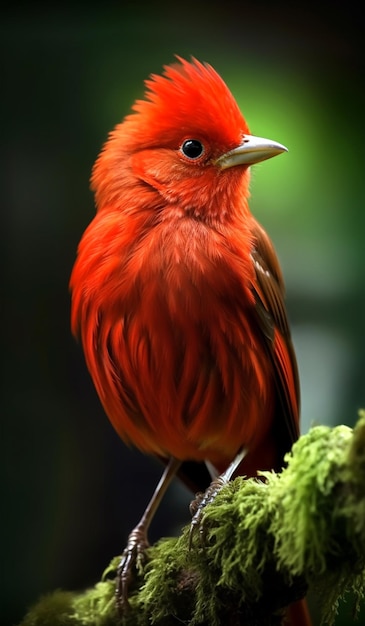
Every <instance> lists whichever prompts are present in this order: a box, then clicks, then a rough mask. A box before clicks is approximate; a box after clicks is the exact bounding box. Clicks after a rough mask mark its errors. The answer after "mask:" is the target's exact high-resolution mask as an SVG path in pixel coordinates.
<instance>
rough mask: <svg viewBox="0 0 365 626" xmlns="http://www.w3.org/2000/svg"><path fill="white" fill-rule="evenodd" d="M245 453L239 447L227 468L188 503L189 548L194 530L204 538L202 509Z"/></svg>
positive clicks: (226, 479) (225, 481) (229, 475)
mask: <svg viewBox="0 0 365 626" xmlns="http://www.w3.org/2000/svg"><path fill="white" fill-rule="evenodd" d="M246 454H247V449H246V448H241V449H240V450H239V452H238V453H237V454H236V456H235V458H234V459H233V461H232V462H231V463H230V464H229V465H228V467H227V469H226V470H225V471H224V472H223V473H222V474H220V475H219V476H216V477H215V478H214V479H213V480H212V482H211V483H210V485H209V487H208V489H207V490H206V491H205V493H203V494H197V497H196V498H195V500H193V502H192V503H191V504H190V513H191V515H192V516H193V519H192V520H191V524H190V533H189V550H190V548H191V544H192V540H193V535H194V533H195V531H196V530H197V529H198V528H199V532H200V537H201V540H202V541H203V540H204V534H205V533H204V524H203V521H202V518H203V510H204V508H205V507H206V506H207V504H210V503H211V502H213V500H214V498H215V497H216V495H217V493H218V492H219V491H220V490H221V489H222V487H224V485H226V484H227V483H228V482H229V481H230V480H231V478H232V476H233V474H234V472H235V471H236V469H237V468H238V466H239V465H240V463H241V461H243V459H244V458H245V456H246Z"/></svg>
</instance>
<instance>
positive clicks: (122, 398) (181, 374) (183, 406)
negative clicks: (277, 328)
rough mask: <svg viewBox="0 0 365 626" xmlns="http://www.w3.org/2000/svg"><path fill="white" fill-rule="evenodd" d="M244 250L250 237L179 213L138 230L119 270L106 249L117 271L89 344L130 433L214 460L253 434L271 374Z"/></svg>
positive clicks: (150, 446) (108, 396) (98, 374)
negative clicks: (140, 234) (236, 236)
mask: <svg viewBox="0 0 365 626" xmlns="http://www.w3.org/2000/svg"><path fill="white" fill-rule="evenodd" d="M245 250H246V251H247V252H248V250H249V242H247V241H243V242H242V245H241V248H239V247H238V246H237V245H236V242H234V241H230V240H229V239H228V238H227V235H226V234H224V235H222V233H220V232H219V231H217V230H213V229H211V228H209V227H208V226H206V225H204V224H201V223H197V222H196V221H195V220H194V221H193V220H183V221H181V222H180V223H179V224H178V225H176V224H162V225H161V227H160V229H157V230H156V231H155V232H152V233H150V234H149V235H148V236H147V235H146V236H145V237H144V239H143V242H142V241H136V243H135V246H134V247H132V248H130V249H129V250H128V255H126V256H124V258H123V255H122V259H121V261H120V265H119V270H118V272H117V271H116V265H115V263H111V262H110V260H109V263H110V268H112V274H113V277H112V276H109V277H108V279H107V278H106V279H105V281H104V282H103V285H102V289H103V290H104V292H105V295H104V298H103V297H101V296H100V293H99V297H98V302H99V307H98V311H97V312H95V311H94V312H91V311H89V312H88V320H87V323H86V324H84V325H83V327H84V329H86V327H87V328H88V330H84V349H85V353H86V358H87V361H88V366H89V369H90V372H91V374H92V376H93V379H94V383H95V385H96V388H97V390H98V392H99V395H100V398H101V400H102V403H103V405H104V407H105V410H106V413H107V414H108V416H109V418H110V420H111V421H112V423H113V425H114V427H115V428H116V430H117V432H118V433H119V434H120V436H121V437H122V438H123V439H124V440H126V441H129V442H131V443H133V444H134V445H136V446H138V447H139V448H140V449H142V450H144V451H147V452H152V453H156V454H162V455H169V456H175V457H177V458H181V459H188V458H191V459H195V460H200V459H206V458H208V459H210V460H211V461H213V462H215V461H217V460H220V459H222V458H228V459H229V458H231V457H232V456H233V455H234V454H235V452H236V451H237V449H238V447H240V445H242V444H250V443H251V442H252V441H253V440H254V439H255V437H256V436H257V433H258V425H259V426H260V424H261V426H260V428H266V426H265V424H266V422H265V420H264V419H263V414H264V413H265V412H266V415H267V416H268V415H270V414H271V413H272V398H273V391H272V384H273V383H272V373H271V370H270V367H271V366H270V364H269V361H268V358H267V356H266V353H265V351H263V350H262V349H261V348H262V346H261V338H260V333H259V329H258V328H256V326H255V323H254V317H253V315H252V312H253V306H254V302H253V296H252V291H251V286H252V281H253V268H252V266H251V262H250V260H249V259H250V257H249V254H246V256H245V254H244V252H245ZM104 258H105V251H104ZM89 280H90V281H92V277H91V276H89ZM85 339H86V340H85ZM266 421H267V420H266Z"/></svg>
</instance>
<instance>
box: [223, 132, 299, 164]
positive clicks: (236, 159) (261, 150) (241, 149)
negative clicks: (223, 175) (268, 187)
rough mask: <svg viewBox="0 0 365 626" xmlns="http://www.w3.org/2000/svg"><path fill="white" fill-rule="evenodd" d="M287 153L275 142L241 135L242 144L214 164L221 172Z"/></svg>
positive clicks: (283, 147) (285, 149)
mask: <svg viewBox="0 0 365 626" xmlns="http://www.w3.org/2000/svg"><path fill="white" fill-rule="evenodd" d="M287 151H288V149H287V148H285V146H283V145H282V144H281V143H277V142H276V141H271V139H264V138H263V137H255V136H254V135H243V139H242V143H241V144H240V145H239V146H237V148H233V150H230V151H229V152H226V153H225V154H222V156H220V157H218V159H217V160H216V162H215V164H216V165H218V166H219V167H221V168H222V169H223V170H224V169H227V168H229V167H234V166H235V165H247V166H249V165H253V164H254V163H259V162H260V161H265V159H271V157H273V156H276V155H277V154H280V153H281V152H287Z"/></svg>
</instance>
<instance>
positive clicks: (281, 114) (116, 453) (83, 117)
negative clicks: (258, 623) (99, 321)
mask: <svg viewBox="0 0 365 626" xmlns="http://www.w3.org/2000/svg"><path fill="white" fill-rule="evenodd" d="M354 6H355V3H353V2H346V3H344V4H343V5H342V6H341V9H337V8H335V5H334V4H333V5H332V4H331V3H328V5H327V6H326V4H323V3H321V4H320V8H312V7H311V5H309V4H308V3H306V4H305V5H304V4H303V5H301V4H300V3H299V4H298V3H293V8H291V9H288V7H287V6H286V4H283V5H282V4H280V3H264V2H255V3H245V2H241V3H233V2H230V1H225V2H221V3H219V4H214V3H210V4H209V5H207V4H205V3H201V4H197V3H190V2H181V3H176V2H171V3H169V4H167V3H151V4H149V5H147V3H144V4H143V3H142V4H141V3H135V4H130V5H129V4H128V3H120V6H119V8H118V5H117V4H115V5H112V6H110V7H109V5H108V4H105V3H100V5H95V4H94V5H91V6H90V5H88V4H87V3H85V6H83V5H81V6H78V5H77V4H74V5H73V6H72V8H71V7H67V5H63V6H62V8H61V7H59V8H57V6H56V5H55V6H53V8H45V7H43V6H42V5H37V4H34V3H29V4H24V5H18V4H14V3H13V4H12V5H11V7H10V8H4V9H2V18H1V25H0V36H1V37H0V39H1V61H2V77H1V93H2V96H1V105H2V111H1V113H2V115H1V122H2V150H1V152H2V154H1V157H2V168H1V174H2V177H3V181H2V185H1V189H2V206H1V219H2V227H1V237H2V240H1V253H2V270H3V280H2V293H1V314H2V323H1V328H2V331H3V338H2V356H3V364H2V375H1V382H2V386H3V392H2V411H1V413H2V416H1V448H2V449H1V459H2V462H3V463H2V465H3V469H2V479H3V480H2V495H1V504H2V515H1V521H2V532H1V537H2V544H3V545H2V557H1V565H2V572H3V578H4V580H3V581H2V584H1V590H2V594H3V598H2V599H1V615H2V619H1V623H2V624H5V625H9V626H10V625H11V624H14V623H16V622H18V621H19V620H20V619H21V617H22V616H23V615H24V612H25V610H26V607H27V606H28V605H29V604H30V603H32V602H34V601H35V600H36V599H37V598H38V597H39V595H40V594H42V593H44V592H47V591H49V590H53V589H55V588H58V587H62V588H67V589H79V588H80V589H81V588H83V587H85V586H86V585H91V584H93V583H94V582H95V581H96V580H98V579H99V578H100V575H101V573H102V571H103V569H104V568H105V566H106V565H107V564H108V562H109V560H110V559H111V557H112V556H114V555H115V554H118V553H120V552H121V550H122V548H123V546H124V543H125V540H126V537H127V534H128V532H129V530H130V529H131V527H132V526H133V525H134V524H135V523H136V521H137V519H138V517H139V516H140V514H141V513H142V510H143V508H144V506H145V504H146V502H147V499H148V498H149V496H150V495H151V493H152V490H153V488H154V485H155V483H156V481H157V479H158V477H159V474H160V469H161V468H160V467H159V465H158V463H157V462H155V461H153V460H151V459H149V458H146V457H144V456H143V455H141V454H140V453H138V452H136V451H132V450H129V449H127V448H126V447H125V446H124V444H122V443H121V442H120V441H119V439H118V438H117V436H116V435H115V433H114V431H113V430H112V428H111V426H110V425H109V422H108V420H107V418H106V417H105V415H104V413H103V410H102V408H101V407H100V404H99V401H98V399H97V397H96V394H95V391H94V389H93V386H92V384H91V381H90V379H89V376H88V373H87V371H86V367H85V365H84V361H83V356H82V353H81V349H80V346H79V345H77V343H76V342H75V341H74V340H73V338H72V337H71V334H70V329H69V294H68V280H69V275H70V271H71V267H72V264H73V261H74V258H75V250H76V247H77V244H78V241H79V239H80V237H81V234H82V232H83V230H84V228H85V227H86V225H87V224H88V222H89V221H90V220H91V219H92V217H93V214H94V206H93V198H92V195H91V193H90V192H89V189H88V179H89V173H90V169H91V167H92V164H93V161H94V160H95V158H96V156H97V154H98V151H99V149H100V147H101V144H102V142H103V141H104V140H105V138H106V136H107V133H108V132H109V130H111V128H112V127H113V126H114V124H115V123H117V122H118V121H120V120H121V119H122V118H123V116H124V115H125V114H126V113H127V112H128V110H129V108H130V106H131V104H132V103H133V101H134V99H135V98H136V97H140V96H141V95H142V93H143V80H144V79H145V78H147V77H148V75H149V73H150V72H160V71H161V67H162V65H163V64H165V63H170V62H171V61H173V55H174V54H175V53H177V54H179V55H182V56H186V57H189V56H190V55H191V54H193V55H194V56H196V57H197V58H199V59H200V60H202V61H207V62H210V63H211V64H212V65H213V66H214V67H215V68H216V69H217V70H218V71H219V72H220V73H221V74H222V75H223V77H224V79H225V80H226V82H227V83H228V84H229V86H230V87H231V89H232V91H233V93H234V94H235V96H236V97H237V100H238V102H239V104H240V106H241V107H242V110H243V112H244V114H245V116H246V118H247V120H248V122H249V125H250V128H251V131H252V132H253V133H254V134H257V135H262V136H267V137H271V138H273V139H276V140H278V141H280V142H282V143H284V144H285V145H287V146H288V148H289V153H288V154H286V155H283V156H281V157H280V158H279V159H273V160H272V161H268V162H267V163H265V164H262V165H259V166H257V167H256V168H255V169H254V172H253V182H252V196H253V197H252V202H251V207H252V209H253V212H254V213H255V215H256V216H257V217H258V218H259V219H260V221H261V222H262V223H263V224H264V225H265V227H266V228H267V230H268V231H269V233H270V235H271V237H272V238H273V240H274V242H275V245H276V248H277V251H278V253H279V256H280V258H281V261H282V265H283V270H284V274H285V276H286V283H287V291H288V307H289V311H290V317H291V320H292V327H293V335H294V341H295V344H296V348H297V354H298V360H299V366H300V372H301V379H302V389H303V402H302V404H303V421H302V423H303V430H304V431H305V430H307V429H308V427H309V426H310V424H312V423H314V424H316V423H317V424H318V423H327V424H336V423H341V422H342V423H347V424H349V425H352V424H353V423H354V421H355V420H356V411H357V409H358V408H359V407H360V406H364V405H365V397H364V396H365V391H364V387H365V385H364V382H365V381H364V359H365V356H364V355H365V352H364V332H365V331H364V324H363V322H364V313H365V306H364V305H365V287H364V260H365V252H364V225H365V224H364V222H365V217H364V215H365V211H364V184H363V176H364V156H363V155H364V131H363V128H364V121H363V115H364V97H363V90H364V85H363V76H362V73H361V70H362V64H363V57H362V56H361V49H362V47H361V43H362V40H363V36H364V34H363V28H362V25H363V18H362V17H360V13H359V12H360V11H361V8H360V5H358V7H359V8H358V9H357V11H358V14H357V13H356V9H355V8H354ZM189 499H190V495H189V494H188V493H187V492H186V491H185V490H184V489H183V488H182V487H181V486H179V485H175V486H174V488H171V489H170V491H169V493H168V496H167V497H166V499H165V502H164V505H163V507H162V508H161V510H160V512H159V514H158V516H157V519H156V521H155V523H154V525H153V529H152V539H156V538H157V537H158V536H160V535H163V534H172V533H177V532H178V531H179V528H180V527H181V525H182V524H183V523H186V522H187V520H188V519H189V513H188V508H187V505H188V502H189ZM348 610H349V609H348V608H347V611H348ZM341 623H344V624H345V623H346V624H348V623H349V618H348V617H343V618H342V622H341V619H339V620H338V624H341Z"/></svg>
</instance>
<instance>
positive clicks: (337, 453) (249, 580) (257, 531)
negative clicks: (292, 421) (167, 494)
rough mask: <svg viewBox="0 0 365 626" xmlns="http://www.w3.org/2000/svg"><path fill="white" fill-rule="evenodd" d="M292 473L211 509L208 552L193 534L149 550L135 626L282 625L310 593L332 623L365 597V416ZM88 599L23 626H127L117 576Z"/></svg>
mask: <svg viewBox="0 0 365 626" xmlns="http://www.w3.org/2000/svg"><path fill="white" fill-rule="evenodd" d="M286 460H287V464H288V465H287V467H286V469H285V470H283V472H282V473H281V474H274V473H271V472H265V473H263V474H262V476H263V478H264V480H254V479H248V480H244V479H242V478H237V479H236V480H234V481H233V482H231V483H230V484H229V485H228V486H227V487H225V488H224V489H222V491H221V492H220V493H219V494H218V496H217V497H216V499H215V501H214V502H213V503H212V504H210V505H209V506H208V507H207V508H206V510H205V512H204V529H205V544H204V547H202V546H201V544H200V537H199V536H195V538H194V545H193V549H191V550H190V551H189V550H188V534H189V527H187V528H185V529H184V531H183V534H182V535H181V536H180V537H179V538H169V539H163V540H161V541H160V542H158V543H157V544H156V545H154V546H153V547H151V548H150V549H149V550H148V552H147V561H146V564H145V565H144V566H142V565H140V567H139V569H138V572H137V575H136V578H135V584H134V587H133V588H132V589H131V593H130V602H131V610H130V613H129V614H128V615H127V616H126V617H125V618H124V625H125V626H132V625H133V626H147V625H151V624H154V625H155V626H171V625H172V624H190V625H191V626H205V625H208V624H209V626H221V625H223V624H224V625H229V624H241V623H244V624H245V625H246V626H253V625H255V626H259V625H260V626H263V625H273V624H276V623H279V622H280V618H281V615H282V609H283V607H285V606H287V605H288V604H290V603H291V602H293V601H295V600H297V599H299V598H301V597H303V596H304V595H305V593H306V591H307V589H308V587H311V588H314V590H315V591H316V592H317V593H318V594H320V598H321V606H322V611H323V614H322V619H323V623H326V624H332V623H333V621H334V618H335V616H336V612H337V608H338V603H339V601H340V599H341V598H343V597H344V596H345V595H346V594H347V593H348V592H352V594H353V595H354V599H355V610H356V609H357V608H358V607H359V605H360V602H361V601H362V600H363V599H364V592H365V413H364V412H363V413H361V414H360V419H359V421H358V423H357V425H356V427H355V428H354V430H352V429H350V428H348V427H346V426H338V427H336V428H328V427H325V426H319V427H315V428H312V429H311V430H310V431H309V433H308V434H306V435H304V436H302V437H301V438H300V439H299V441H298V442H297V443H296V444H295V445H294V446H293V450H292V452H291V453H290V454H288V455H287V459H286ZM118 561H119V558H117V557H116V558H115V559H113V562H112V563H111V564H110V566H109V567H108V568H107V570H106V572H105V573H104V576H103V580H102V581H101V582H99V583H97V584H96V585H95V587H94V588H92V589H89V590H87V591H85V592H84V593H81V594H76V593H75V594H74V593H70V592H64V591H57V592H55V593H53V594H50V595H48V596H45V597H44V598H42V599H41V600H40V601H39V602H38V604H36V605H35V606H34V607H33V608H32V609H31V610H30V611H29V613H28V614H27V615H26V617H25V618H24V620H23V621H22V622H21V624H20V626H81V625H83V626H115V625H116V624H117V623H118V619H117V615H116V609H115V600H114V590H115V584H114V576H115V569H116V566H117V564H118Z"/></svg>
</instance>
